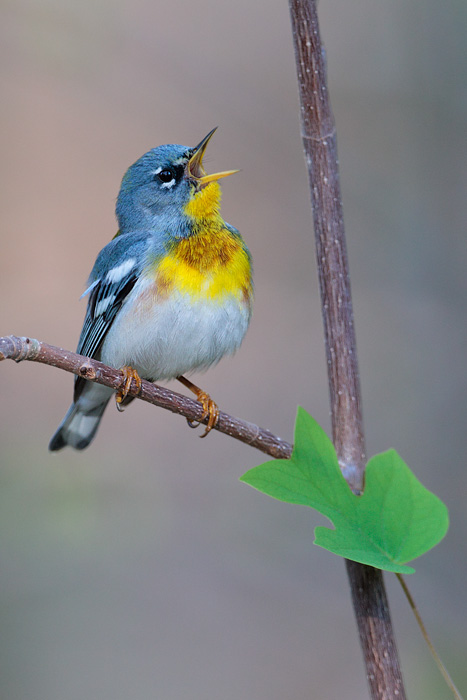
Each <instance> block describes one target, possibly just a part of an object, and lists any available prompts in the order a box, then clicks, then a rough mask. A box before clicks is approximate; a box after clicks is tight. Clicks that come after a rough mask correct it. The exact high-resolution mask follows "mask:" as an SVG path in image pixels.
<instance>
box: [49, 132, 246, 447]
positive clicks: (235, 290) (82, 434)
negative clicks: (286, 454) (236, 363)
mask: <svg viewBox="0 0 467 700" xmlns="http://www.w3.org/2000/svg"><path fill="white" fill-rule="evenodd" d="M214 131H215V129H213V130H212V131H211V132H210V133H209V134H208V135H207V136H206V137H205V138H204V139H203V140H202V141H201V143H199V144H198V146H196V147H195V148H188V147H186V146H179V145H175V144H169V145H165V146H158V147H157V148H153V149H152V150H151V151H148V152H147V153H145V155H143V156H142V157H141V158H139V160H137V161H136V163H134V164H133V165H132V166H131V167H130V168H129V169H128V170H127V172H126V173H125V175H124V177H123V180H122V184H121V188H120V192H119V195H118V198H117V206H116V215H117V219H118V224H119V231H118V233H117V234H116V236H115V237H114V238H113V240H112V241H111V242H110V243H109V244H108V245H106V246H105V248H103V250H101V252H100V253H99V255H98V257H97V260H96V262H95V265H94V267H93V269H92V272H91V275H90V277H89V281H88V288H87V290H86V291H85V292H84V294H83V297H84V296H86V295H88V297H89V299H88V305H87V311H86V316H85V319H84V325H83V329H82V331H81V336H80V339H79V343H78V349H77V352H78V353H79V354H81V355H85V356H87V357H92V358H95V359H97V360H100V361H101V362H103V363H105V364H107V365H110V366H111V367H115V368H116V369H121V371H122V388H121V389H120V390H119V391H117V393H116V401H117V407H118V408H119V409H120V410H123V406H125V405H127V404H128V403H129V402H130V401H131V400H132V399H133V397H132V396H129V395H128V391H129V388H130V386H131V382H132V380H133V379H134V380H135V381H136V384H137V386H141V378H143V379H148V380H149V381H157V380H160V379H174V378H176V379H178V380H179V381H181V382H182V383H183V384H184V385H185V386H186V387H188V388H189V389H190V390H191V391H193V392H194V393H195V394H196V396H197V398H198V400H199V401H200V402H201V403H202V405H203V418H206V417H207V416H209V420H208V424H207V427H206V430H205V432H204V435H203V436H202V437H204V436H205V435H207V433H208V432H209V431H210V430H211V428H212V427H213V426H214V425H215V423H216V421H217V418H218V414H219V412H218V408H217V406H216V404H215V403H214V402H213V401H212V399H211V398H210V396H209V395H208V394H206V393H205V392H203V391H202V390H201V389H199V388H198V387H197V386H195V385H194V384H192V383H191V382H190V380H188V379H186V378H185V377H184V376H183V375H184V374H186V373H189V372H192V371H194V370H205V369H207V368H208V367H210V366H211V365H213V364H216V363H217V362H218V361H219V360H220V359H221V358H222V357H223V356H224V355H227V354H231V353H233V352H235V351H236V350H237V349H238V347H239V346H240V344H241V342H242V340H243V338H244V336H245V333H246V330H247V328H248V324H249V321H250V316H251V306H252V268H251V256H250V253H249V251H248V248H247V247H246V245H245V243H244V241H243V238H242V236H241V235H240V233H239V232H238V231H237V229H235V228H234V227H233V226H230V224H227V223H226V222H225V221H224V220H223V219H222V217H221V215H220V199H221V190H220V187H219V184H218V180H220V179H221V178H223V177H226V176H227V175H232V174H233V173H235V172H238V171H236V170H228V171H224V172H219V173H214V174H212V175H207V174H206V171H205V169H204V167H203V156H204V153H205V150H206V146H207V144H208V142H209V140H210V138H211V136H212V135H213V133H214ZM112 394H113V390H112V389H109V388H108V387H105V386H102V385H101V384H95V383H93V382H89V381H86V380H85V379H83V378H81V377H76V378H75V385H74V396H73V403H72V405H71V407H70V409H69V411H68V413H67V414H66V416H65V418H64V419H63V421H62V423H61V424H60V426H59V428H58V430H57V432H56V433H55V435H54V436H53V438H52V440H51V441H50V444H49V449H50V450H60V449H61V448H62V447H65V446H66V445H70V446H71V447H74V448H76V449H78V450H82V449H83V448H85V447H86V446H87V445H89V443H90V442H91V440H92V439H93V437H94V435H95V434H96V430H97V428H98V426H99V423H100V420H101V418H102V414H103V413H104V410H105V408H106V406H107V403H108V402H109V400H110V398H111V396H112Z"/></svg>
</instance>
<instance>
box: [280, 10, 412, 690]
mask: <svg viewBox="0 0 467 700" xmlns="http://www.w3.org/2000/svg"><path fill="white" fill-rule="evenodd" d="M289 6H290V14H291V21H292V33H293V39H294V46H295V59H296V65H297V74H298V85H299V92H300V107H301V124H302V137H303V147H304V151H305V159H306V163H307V167H308V176H309V183H310V191H311V200H312V207H313V220H314V229H315V240H316V255H317V261H318V270H319V281H320V292H321V303H322V311H323V322H324V331H325V344H326V358H327V364H328V379H329V392H330V398H331V415H332V432H333V441H334V445H335V448H336V452H337V455H338V457H339V462H340V466H341V469H342V473H343V474H344V476H345V478H346V479H347V481H348V483H349V485H350V487H351V488H352V489H353V490H354V491H355V492H360V491H361V490H362V488H363V481H364V469H365V444H364V435H363V423H362V413H361V402H360V386H359V375H358V364H357V352H356V341H355V331H354V324H353V310H352V299H351V294H350V277H349V272H348V262H347V251H346V242H345V231H344V219H343V212H342V201H341V192H340V185H339V167H338V160H337V140H336V129H335V124H334V117H333V115H332V111H331V105H330V101H329V97H328V90H327V84H326V64H325V57H324V50H323V47H322V44H321V38H320V33H319V25H318V15H317V10H316V0H289ZM347 572H348V576H349V581H350V586H351V591H352V600H353V604H354V610H355V615H356V618H357V624H358V629H359V635H360V642H361V645H362V648H363V652H364V659H365V664H366V670H367V677H368V683H369V686H370V693H371V697H372V698H373V699H374V700H389V698H391V699H396V698H397V700H403V699H404V698H405V691H404V686H403V682H402V675H401V671H400V665H399V659H398V655H397V648H396V644H395V640H394V634H393V630H392V624H391V618H390V615H389V605H388V601H387V596H386V591H385V588H384V582H383V577H382V572H381V571H379V570H378V569H373V568H372V567H369V566H364V565H362V564H357V563H356V562H353V561H347Z"/></svg>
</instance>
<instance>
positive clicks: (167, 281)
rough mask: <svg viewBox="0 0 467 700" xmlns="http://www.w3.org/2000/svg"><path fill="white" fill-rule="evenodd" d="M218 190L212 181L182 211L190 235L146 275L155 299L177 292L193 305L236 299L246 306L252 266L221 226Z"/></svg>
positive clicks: (227, 231) (238, 244)
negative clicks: (188, 222)
mask: <svg viewBox="0 0 467 700" xmlns="http://www.w3.org/2000/svg"><path fill="white" fill-rule="evenodd" d="M219 205H220V187H219V185H218V184H217V182H212V183H210V184H209V185H207V186H206V187H204V188H203V189H202V190H201V191H200V192H198V193H196V194H195V196H194V197H192V199H191V200H190V202H189V203H188V204H187V206H186V208H185V214H186V215H187V216H188V217H189V218H190V219H191V220H192V222H193V231H194V233H193V235H191V236H189V237H188V238H183V239H179V240H177V241H175V242H174V244H173V247H172V249H171V251H170V253H169V254H167V255H166V256H165V257H163V258H162V259H158V260H157V261H156V262H155V263H154V265H153V266H152V269H151V271H149V272H150V275H151V276H153V278H154V283H155V284H154V292H155V293H156V294H157V296H158V297H159V299H160V298H163V297H166V298H167V297H168V296H170V294H171V293H173V292H175V291H178V292H181V293H185V294H188V295H189V296H190V297H191V298H192V299H193V300H194V301H197V300H199V299H210V300H216V301H222V299H224V298H225V297H227V296H232V295H233V296H235V297H237V298H238V299H239V300H241V301H242V302H244V303H246V304H248V305H249V304H250V297H251V295H252V284H251V263H250V259H249V255H248V252H247V251H246V249H245V247H244V246H243V245H242V241H241V239H239V237H238V236H236V235H234V234H233V233H232V232H231V231H229V230H228V229H227V228H226V227H225V223H224V221H223V219H222V217H221V216H220V214H219Z"/></svg>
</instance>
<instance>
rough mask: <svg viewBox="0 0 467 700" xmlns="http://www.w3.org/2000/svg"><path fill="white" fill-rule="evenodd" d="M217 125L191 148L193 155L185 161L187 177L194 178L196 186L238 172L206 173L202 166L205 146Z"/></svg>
mask: <svg viewBox="0 0 467 700" xmlns="http://www.w3.org/2000/svg"><path fill="white" fill-rule="evenodd" d="M216 129H217V126H216V127H215V128H214V129H213V130H212V131H210V132H209V134H208V135H207V136H205V137H204V139H203V140H202V141H201V142H200V143H199V144H198V145H197V146H196V147H195V148H194V149H193V155H192V156H191V158H190V160H189V161H188V163H187V166H186V167H187V174H188V177H190V178H191V179H193V180H195V182H196V185H197V186H198V187H204V185H207V184H208V182H213V181H214V180H220V179H221V178H223V177H228V176H229V175H234V174H235V173H238V172H239V171H238V170H223V171H222V172H221V173H212V174H211V175H207V173H206V171H205V169H204V168H203V157H204V153H205V151H206V147H207V145H208V143H209V141H210V140H211V137H212V135H213V134H214V132H215V131H216Z"/></svg>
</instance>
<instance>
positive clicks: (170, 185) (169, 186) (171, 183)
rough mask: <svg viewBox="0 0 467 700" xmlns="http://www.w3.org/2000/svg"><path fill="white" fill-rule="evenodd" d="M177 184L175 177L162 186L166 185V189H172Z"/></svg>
mask: <svg viewBox="0 0 467 700" xmlns="http://www.w3.org/2000/svg"><path fill="white" fill-rule="evenodd" d="M174 185H175V178H173V179H172V180H170V182H163V183H162V185H161V187H164V188H165V189H166V190H170V188H171V187H173V186H174Z"/></svg>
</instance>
